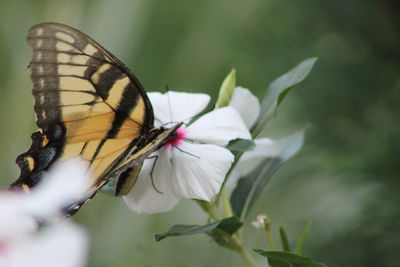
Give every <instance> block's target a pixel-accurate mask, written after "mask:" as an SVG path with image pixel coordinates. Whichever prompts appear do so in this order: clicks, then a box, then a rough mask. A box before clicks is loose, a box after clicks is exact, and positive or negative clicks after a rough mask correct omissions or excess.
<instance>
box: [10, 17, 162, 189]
mask: <svg viewBox="0 0 400 267" xmlns="http://www.w3.org/2000/svg"><path fill="white" fill-rule="evenodd" d="M27 41H28V43H29V45H31V46H32V47H33V59H32V60H31V62H30V64H29V66H30V69H31V79H32V83H33V90H32V92H33V95H34V98H35V106H34V110H35V113H36V118H37V125H38V127H39V128H40V132H37V133H36V136H32V139H33V141H34V142H33V144H32V146H31V148H30V149H29V150H28V152H26V153H24V154H22V155H20V156H19V157H18V159H17V163H18V165H19V166H20V168H21V176H20V178H19V179H18V181H17V182H16V184H28V185H29V186H31V184H32V185H34V184H35V183H36V182H38V181H39V180H40V177H41V173H42V171H44V170H47V169H48V168H49V166H50V165H51V164H52V163H53V162H54V161H55V160H58V159H66V158H70V157H74V156H80V157H81V158H82V159H84V160H85V161H87V163H88V164H89V165H90V171H91V173H92V174H93V175H92V177H93V179H94V184H95V185H99V184H103V183H104V180H105V179H108V178H109V177H108V174H109V173H110V171H112V170H113V167H115V166H117V165H118V164H119V163H120V162H121V161H123V160H124V159H125V158H126V157H127V156H128V155H129V154H130V153H132V152H134V151H135V147H136V146H137V142H138V139H139V138H138V137H141V136H142V135H146V133H147V132H148V131H149V130H150V129H152V128H153V120H154V118H153V110H152V107H151V104H150V102H149V100H148V98H147V96H146V93H145V91H144V89H143V88H142V86H141V85H140V83H139V82H138V81H137V79H136V78H135V77H134V75H133V74H132V73H130V71H129V70H128V69H127V68H126V67H125V66H124V65H123V64H122V63H121V62H120V61H119V60H118V59H117V58H115V57H114V56H113V55H112V54H111V53H109V52H108V51H107V50H106V49H104V48H103V47H101V46H100V45H99V44H98V43H96V42H95V41H94V40H92V39H91V38H90V37H88V36H87V35H85V34H83V33H82V32H80V31H78V30H75V29H73V28H71V27H69V26H66V25H62V24H57V23H43V24H38V25H36V26H33V27H32V28H31V29H30V30H29V32H28V37H27ZM44 157H45V158H46V159H47V160H46V161H44V160H43V158H44ZM26 177H29V179H32V177H39V178H37V180H38V181H29V183H28V182H27V178H26Z"/></svg>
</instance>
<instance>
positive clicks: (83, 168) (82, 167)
mask: <svg viewBox="0 0 400 267" xmlns="http://www.w3.org/2000/svg"><path fill="white" fill-rule="evenodd" d="M90 183H91V182H90V178H89V174H88V173H87V165H86V163H84V162H83V161H81V160H79V159H76V158H74V159H69V160H66V161H62V162H60V163H58V164H57V165H55V166H54V167H53V168H52V169H50V172H49V173H48V174H47V177H46V179H45V180H44V181H43V183H40V185H38V186H37V187H35V188H33V189H32V191H31V193H30V194H28V195H26V196H25V198H26V199H25V208H26V209H27V211H28V213H30V214H32V215H35V216H38V217H41V218H45V217H50V216H52V215H54V214H57V213H59V212H60V211H61V209H62V208H64V207H65V206H66V205H68V204H71V203H73V202H75V201H77V200H79V199H80V198H82V197H83V196H84V194H85V193H86V192H88V190H89V188H90Z"/></svg>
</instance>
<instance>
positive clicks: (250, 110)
mask: <svg viewBox="0 0 400 267" xmlns="http://www.w3.org/2000/svg"><path fill="white" fill-rule="evenodd" d="M229 106H231V107H233V108H235V109H236V110H237V111H238V112H239V114H240V116H241V117H242V119H243V121H244V122H245V123H246V126H247V128H250V127H251V126H253V124H254V122H255V121H256V119H257V117H258V114H259V113H260V101H259V100H258V98H257V97H256V96H255V95H253V94H252V93H251V92H250V91H249V89H246V88H242V87H236V88H235V90H234V91H233V95H232V98H231V101H230V102H229Z"/></svg>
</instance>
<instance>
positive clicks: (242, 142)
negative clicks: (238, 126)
mask: <svg viewBox="0 0 400 267" xmlns="http://www.w3.org/2000/svg"><path fill="white" fill-rule="evenodd" d="M255 146H256V144H255V143H254V142H253V141H252V140H247V139H241V138H236V139H233V140H231V141H229V144H228V145H227V146H226V148H227V149H229V150H230V151H235V152H246V151H251V150H253V149H254V147H255Z"/></svg>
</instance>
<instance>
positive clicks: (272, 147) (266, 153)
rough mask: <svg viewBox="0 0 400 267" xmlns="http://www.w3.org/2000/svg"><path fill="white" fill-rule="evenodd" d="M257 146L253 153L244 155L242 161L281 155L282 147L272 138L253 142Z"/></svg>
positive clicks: (249, 152) (258, 139)
mask: <svg viewBox="0 0 400 267" xmlns="http://www.w3.org/2000/svg"><path fill="white" fill-rule="evenodd" d="M253 141H254V143H255V144H256V146H255V147H254V149H253V150H252V151H248V152H246V153H244V154H243V156H242V158H241V159H242V160H249V159H253V158H261V157H278V156H279V154H280V153H281V150H282V149H281V146H279V145H278V143H277V142H275V140H273V139H270V138H257V139H255V140H253Z"/></svg>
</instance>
